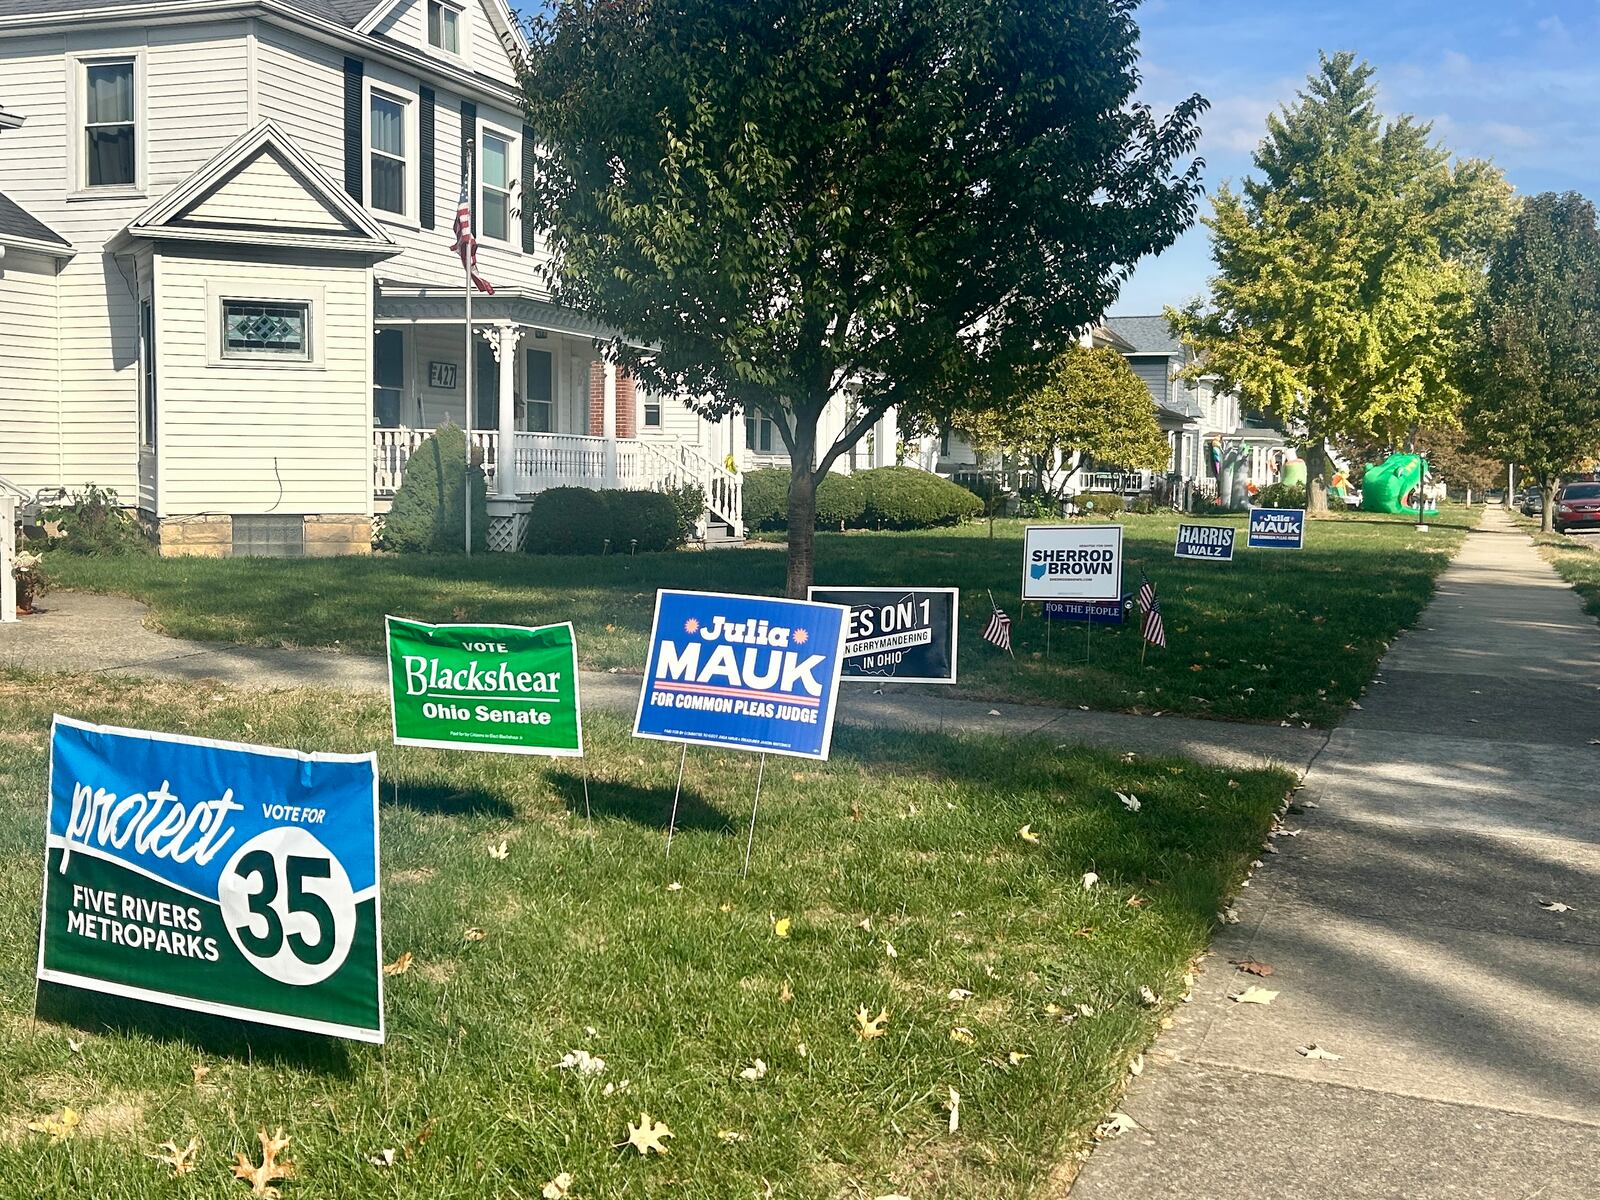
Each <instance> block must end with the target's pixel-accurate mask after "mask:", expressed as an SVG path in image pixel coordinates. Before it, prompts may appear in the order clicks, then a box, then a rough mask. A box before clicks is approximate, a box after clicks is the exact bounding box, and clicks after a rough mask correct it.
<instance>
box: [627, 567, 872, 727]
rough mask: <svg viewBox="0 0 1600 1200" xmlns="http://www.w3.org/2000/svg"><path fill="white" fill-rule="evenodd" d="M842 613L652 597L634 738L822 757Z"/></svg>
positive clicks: (709, 597)
mask: <svg viewBox="0 0 1600 1200" xmlns="http://www.w3.org/2000/svg"><path fill="white" fill-rule="evenodd" d="M849 614H850V610H849V609H848V608H846V607H845V606H844V605H842V604H816V603H812V602H811V601H807V600H778V599H774V598H772V597H770V596H731V595H724V594H721V593H716V592H672V591H660V592H657V593H656V616H655V625H654V627H653V628H652V629H651V631H650V657H649V659H648V661H647V662H646V664H645V679H644V686H643V687H642V688H641V689H640V691H639V709H638V712H637V713H636V714H635V716H634V721H633V733H634V736H635V737H644V738H659V739H661V740H663V741H671V742H693V743H695V744H697V745H704V746H725V747H729V748H731V749H736V750H753V751H760V752H765V753H768V754H789V755H794V756H796V757H799V758H820V759H825V758H827V757H828V747H829V744H830V743H831V741H832V740H833V712H834V705H835V702H836V701H837V699H838V695H839V671H840V667H841V665H842V663H843V653H842V652H843V649H844V630H845V621H846V620H847V619H848V617H849Z"/></svg>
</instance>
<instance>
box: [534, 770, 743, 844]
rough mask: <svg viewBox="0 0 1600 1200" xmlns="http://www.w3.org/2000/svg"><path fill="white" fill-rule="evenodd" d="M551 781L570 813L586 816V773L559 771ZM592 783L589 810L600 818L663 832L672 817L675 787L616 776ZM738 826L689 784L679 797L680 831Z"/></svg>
mask: <svg viewBox="0 0 1600 1200" xmlns="http://www.w3.org/2000/svg"><path fill="white" fill-rule="evenodd" d="M549 783H550V786H551V787H553V788H554V789H555V790H556V791H557V793H558V794H560V796H561V797H562V799H563V800H564V801H565V803H566V806H567V811H568V812H570V813H573V814H575V815H576V816H580V817H581V816H583V814H584V803H583V789H584V778H583V776H582V775H574V774H573V773H571V772H570V771H557V772H554V773H552V774H551V775H550V776H549ZM588 786H589V812H591V813H593V815H594V816H596V817H616V818H619V819H621V820H624V821H629V822H632V823H633V824H635V825H639V826H642V827H643V828H645V829H658V830H662V831H663V832H664V831H665V830H666V828H667V824H668V822H669V821H670V820H671V819H672V789H671V788H666V787H645V786H643V785H641V784H636V783H625V782H621V781H619V780H615V779H591V780H589V781H588ZM737 827H738V822H737V821H735V820H734V819H733V818H732V817H730V816H728V815H727V814H726V813H725V812H723V811H722V810H721V809H720V808H718V807H717V806H716V805H714V804H712V803H711V802H710V801H708V800H707V799H705V797H704V796H702V795H701V794H700V793H699V792H697V791H695V790H694V789H693V788H692V787H689V786H687V785H685V787H684V789H683V792H682V794H680V795H679V797H678V821H677V828H678V831H679V832H680V833H686V832H691V831H692V832H696V833H732V832H734V830H735V829H736V828H737Z"/></svg>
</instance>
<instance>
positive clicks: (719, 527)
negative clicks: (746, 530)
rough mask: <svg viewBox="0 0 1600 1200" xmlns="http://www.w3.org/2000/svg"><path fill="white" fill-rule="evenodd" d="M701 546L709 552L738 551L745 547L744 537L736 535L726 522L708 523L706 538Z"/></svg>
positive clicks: (711, 521) (739, 534) (712, 521)
mask: <svg viewBox="0 0 1600 1200" xmlns="http://www.w3.org/2000/svg"><path fill="white" fill-rule="evenodd" d="M701 545H702V546H704V548H705V549H707V550H737V549H739V547H741V546H743V545H744V535H743V534H741V533H735V532H734V529H733V526H732V525H730V524H728V523H727V522H726V521H715V520H710V521H707V522H706V536H705V538H704V539H703V540H702V542H701Z"/></svg>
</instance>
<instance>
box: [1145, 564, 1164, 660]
mask: <svg viewBox="0 0 1600 1200" xmlns="http://www.w3.org/2000/svg"><path fill="white" fill-rule="evenodd" d="M1139 608H1140V610H1141V611H1143V613H1144V640H1145V641H1146V642H1148V643H1149V644H1150V645H1152V646H1160V647H1161V648H1162V649H1163V650H1165V649H1166V648H1167V626H1166V623H1165V622H1164V621H1162V619H1161V601H1160V600H1158V599H1156V585H1155V584H1153V583H1151V582H1150V577H1149V576H1148V575H1146V574H1145V573H1144V572H1143V571H1140V572H1139Z"/></svg>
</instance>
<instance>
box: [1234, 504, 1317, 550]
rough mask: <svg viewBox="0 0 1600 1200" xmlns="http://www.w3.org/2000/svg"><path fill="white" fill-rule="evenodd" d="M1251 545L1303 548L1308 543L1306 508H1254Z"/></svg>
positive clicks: (1260, 548)
mask: <svg viewBox="0 0 1600 1200" xmlns="http://www.w3.org/2000/svg"><path fill="white" fill-rule="evenodd" d="M1248 544H1249V545H1250V547H1251V548H1252V549H1255V550H1303V549H1305V544H1306V510H1305V509H1303V508H1252V509H1251V510H1250V540H1249V543H1248Z"/></svg>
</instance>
